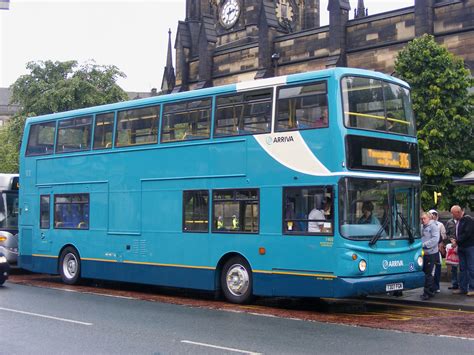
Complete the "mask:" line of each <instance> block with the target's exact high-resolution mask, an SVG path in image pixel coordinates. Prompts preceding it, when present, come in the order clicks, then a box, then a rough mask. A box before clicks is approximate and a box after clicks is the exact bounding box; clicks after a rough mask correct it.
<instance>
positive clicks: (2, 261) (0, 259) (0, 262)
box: [0, 256, 7, 264]
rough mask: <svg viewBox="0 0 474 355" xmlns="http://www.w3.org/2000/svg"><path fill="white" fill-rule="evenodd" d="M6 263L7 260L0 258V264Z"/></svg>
mask: <svg viewBox="0 0 474 355" xmlns="http://www.w3.org/2000/svg"><path fill="white" fill-rule="evenodd" d="M6 262H7V258H6V257H4V256H0V264H3V263H6Z"/></svg>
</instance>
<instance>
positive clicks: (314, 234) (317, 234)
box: [281, 184, 337, 237]
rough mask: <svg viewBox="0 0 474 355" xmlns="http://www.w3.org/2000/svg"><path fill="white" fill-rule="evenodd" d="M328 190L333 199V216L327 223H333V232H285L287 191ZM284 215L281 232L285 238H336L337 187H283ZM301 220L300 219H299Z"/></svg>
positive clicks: (330, 185) (328, 185) (282, 215)
mask: <svg viewBox="0 0 474 355" xmlns="http://www.w3.org/2000/svg"><path fill="white" fill-rule="evenodd" d="M325 188H327V189H328V190H329V191H330V192H331V199H332V206H331V208H332V215H331V219H330V220H326V222H329V223H331V226H332V227H331V231H330V232H308V230H306V231H295V232H288V231H285V216H286V197H287V194H286V190H288V189H300V190H302V189H321V190H322V191H324V189H325ZM281 191H282V194H281V197H282V204H281V206H282V214H281V232H282V235H283V236H289V237H298V236H299V237H301V236H303V237H332V236H334V233H335V227H334V221H335V219H336V217H335V213H336V209H335V206H336V203H335V202H336V201H335V191H337V185H336V186H334V185H333V184H326V185H304V186H282V190H281ZM310 212H311V210H310V211H308V217H309V214H310ZM298 219H300V218H298ZM304 221H306V222H307V223H309V219H308V218H306V219H305V220H304Z"/></svg>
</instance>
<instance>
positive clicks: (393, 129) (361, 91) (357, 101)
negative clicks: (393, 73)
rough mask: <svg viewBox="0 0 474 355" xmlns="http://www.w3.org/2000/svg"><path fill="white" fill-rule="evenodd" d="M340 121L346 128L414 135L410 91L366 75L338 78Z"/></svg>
mask: <svg viewBox="0 0 474 355" xmlns="http://www.w3.org/2000/svg"><path fill="white" fill-rule="evenodd" d="M342 94H343V104H344V122H345V125H346V126H347V127H351V128H359V129H369V130H375V131H385V132H390V133H398V134H406V135H410V136H414V135H415V122H414V114H413V110H412V105H411V101H410V91H409V90H408V89H406V88H404V87H402V86H400V85H397V84H393V83H389V82H386V81H383V80H379V79H374V78H367V77H356V76H350V77H344V78H343V79H342Z"/></svg>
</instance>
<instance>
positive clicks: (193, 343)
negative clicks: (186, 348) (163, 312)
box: [181, 340, 261, 355]
mask: <svg viewBox="0 0 474 355" xmlns="http://www.w3.org/2000/svg"><path fill="white" fill-rule="evenodd" d="M181 343H186V344H192V345H199V346H205V347H207V348H213V349H219V350H227V351H233V352H234V353H241V354H250V355H261V353H256V352H253V351H247V350H240V349H234V348H227V347H225V346H217V345H212V344H205V343H197V342H195V341H190V340H181Z"/></svg>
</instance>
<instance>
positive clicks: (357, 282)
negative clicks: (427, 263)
mask: <svg viewBox="0 0 474 355" xmlns="http://www.w3.org/2000/svg"><path fill="white" fill-rule="evenodd" d="M424 280H425V274H424V273H423V272H422V271H418V272H412V273H409V274H395V275H382V276H369V277H363V278H362V277H358V278H349V277H347V278H344V277H339V278H337V279H336V280H335V282H336V283H337V284H336V285H335V287H334V297H358V296H368V295H374V294H379V293H386V292H387V289H386V287H387V285H389V284H398V283H402V284H403V290H409V289H413V288H419V287H423V285H424Z"/></svg>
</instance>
